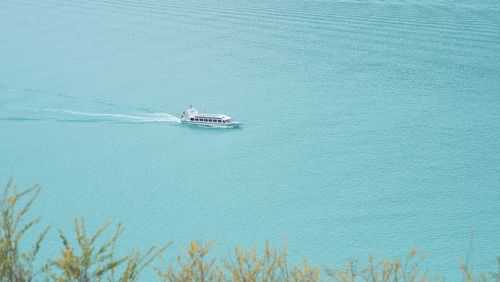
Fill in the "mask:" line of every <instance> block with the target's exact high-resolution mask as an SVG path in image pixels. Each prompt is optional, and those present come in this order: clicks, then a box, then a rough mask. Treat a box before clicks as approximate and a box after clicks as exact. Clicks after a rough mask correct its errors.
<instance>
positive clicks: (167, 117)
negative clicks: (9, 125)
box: [47, 109, 180, 123]
mask: <svg viewBox="0 0 500 282" xmlns="http://www.w3.org/2000/svg"><path fill="white" fill-rule="evenodd" d="M47 111H50V112H61V113H67V114H69V115H73V116H78V117H87V118H89V119H90V121H110V122H131V123H151V122H168V123H180V119H179V118H178V117H176V116H174V115H171V114H167V113H143V114H120V113H91V112H80V111H73V110H64V109H63V110H54V109H47ZM85 120H87V119H85Z"/></svg>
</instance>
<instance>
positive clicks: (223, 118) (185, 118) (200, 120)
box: [181, 106, 241, 127]
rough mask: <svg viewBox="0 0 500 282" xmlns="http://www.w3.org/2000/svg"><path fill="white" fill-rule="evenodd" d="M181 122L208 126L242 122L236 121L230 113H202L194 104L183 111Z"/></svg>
mask: <svg viewBox="0 0 500 282" xmlns="http://www.w3.org/2000/svg"><path fill="white" fill-rule="evenodd" d="M181 123H185V124H192V125H200V126H208V127H238V126H240V125H241V122H237V121H234V120H233V119H232V118H231V117H230V116H228V115H225V114H209V113H200V112H198V111H197V110H196V109H195V108H193V106H190V107H189V109H186V110H185V111H184V112H183V113H182V116H181Z"/></svg>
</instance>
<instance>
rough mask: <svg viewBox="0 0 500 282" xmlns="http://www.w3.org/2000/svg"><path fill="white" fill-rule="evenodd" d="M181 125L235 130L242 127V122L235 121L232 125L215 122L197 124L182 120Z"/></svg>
mask: <svg viewBox="0 0 500 282" xmlns="http://www.w3.org/2000/svg"><path fill="white" fill-rule="evenodd" d="M181 123H182V124H186V125H193V126H201V127H210V128H234V127H240V126H241V125H242V124H241V122H237V121H233V122H230V123H214V122H196V121H187V120H181Z"/></svg>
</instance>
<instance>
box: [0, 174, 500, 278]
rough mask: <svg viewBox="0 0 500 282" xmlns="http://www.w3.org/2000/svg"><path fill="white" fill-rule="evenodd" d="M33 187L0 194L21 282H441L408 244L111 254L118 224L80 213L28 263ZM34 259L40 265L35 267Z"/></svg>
mask: <svg viewBox="0 0 500 282" xmlns="http://www.w3.org/2000/svg"><path fill="white" fill-rule="evenodd" d="M38 193H40V186H38V185H35V186H33V187H32V188H29V189H26V190H22V191H19V190H18V188H17V186H16V185H15V184H14V183H13V182H12V181H9V182H8V183H7V185H6V186H5V187H4V191H3V195H2V198H1V200H0V212H1V218H0V220H1V222H0V229H1V230H0V233H1V237H0V282H4V281H5V282H7V281H8V282H12V281H16V282H28V281H61V282H62V281H75V282H87V281H120V282H132V281H139V280H140V274H141V273H142V272H143V271H144V270H146V269H147V270H149V271H154V272H155V273H156V274H157V276H156V277H157V278H158V281H172V282H177V281H200V282H203V281H207V282H208V281H237V282H251V281H283V282H285V281H297V282H298V281H301V282H302V281H303V282H315V281H336V282H355V281H366V282H389V281H394V282H396V281H405V282H424V281H445V279H444V278H442V277H439V275H438V274H429V273H426V272H425V271H422V270H421V269H420V268H419V264H420V263H421V261H422V260H424V259H425V258H426V254H421V253H420V252H419V251H418V250H416V249H412V250H410V252H409V253H408V255H407V256H406V257H405V258H403V259H400V258H396V259H392V260H389V259H375V258H374V257H371V256H370V257H369V259H368V263H367V264H366V265H364V266H358V265H357V263H356V262H355V261H349V262H347V264H346V266H344V267H341V268H336V267H327V268H318V267H315V266H311V265H309V263H308V262H307V260H306V259H304V260H303V262H302V263H300V264H290V263H289V262H288V261H287V258H288V254H287V249H286V244H284V245H283V247H281V248H276V247H273V246H271V245H270V244H269V243H266V245H265V248H264V250H263V251H262V253H258V252H257V251H256V249H251V250H243V249H240V248H238V247H236V248H235V249H234V253H233V254H231V255H230V257H218V256H214V255H213V254H212V252H211V251H212V248H213V246H214V243H213V242H205V243H200V242H199V241H192V242H191V243H190V244H189V246H187V247H186V248H185V250H184V251H183V252H182V253H181V254H180V255H178V256H177V258H176V259H175V260H173V261H166V260H165V259H164V257H163V255H165V253H166V252H167V249H168V247H169V246H170V243H167V244H165V245H163V246H160V247H154V246H153V247H151V248H149V249H148V250H146V251H144V252H140V251H136V250H134V251H131V252H130V253H129V254H128V255H126V256H121V257H120V256H117V255H116V253H117V252H116V250H115V246H116V242H117V240H118V239H119V237H120V235H121V234H122V233H123V231H124V229H123V226H122V225H121V224H118V225H117V226H116V227H115V229H114V231H113V232H112V233H111V235H110V236H109V238H107V239H106V238H105V237H106V236H105V235H106V234H108V232H107V231H108V229H109V228H110V226H111V224H110V223H106V224H104V225H103V226H101V227H100V228H98V229H97V230H96V231H95V232H94V233H91V234H89V233H88V232H87V230H86V225H85V222H84V221H83V219H75V220H74V232H75V237H76V242H70V240H69V239H68V237H67V236H66V235H65V234H64V233H63V232H62V231H59V232H58V233H59V234H58V235H59V237H60V240H61V250H60V252H59V253H58V254H56V255H55V257H54V258H53V259H49V260H47V261H45V262H37V263H35V259H36V257H37V255H38V254H39V252H40V249H41V247H42V243H43V241H44V239H45V237H46V236H47V235H48V234H49V230H50V228H49V227H47V228H45V229H43V230H42V231H41V232H40V234H39V235H38V236H37V239H36V240H35V241H34V242H33V244H32V245H31V246H26V245H25V244H24V241H23V244H21V239H23V238H24V237H26V236H25V235H26V234H27V233H28V232H29V231H31V230H32V229H33V227H34V226H35V225H37V224H38V223H39V222H40V217H36V218H35V219H32V220H26V214H27V212H28V210H29V209H30V207H31V205H32V204H33V202H34V200H35V199H36V197H37V195H38ZM497 260H498V266H499V270H498V271H497V272H496V273H489V274H481V275H480V276H479V277H474V276H473V275H472V274H471V273H470V271H469V268H468V266H467V265H465V264H461V265H460V266H459V270H460V271H461V273H462V276H463V281H466V282H473V281H478V282H479V281H481V282H482V281H495V282H500V258H498V259H497ZM38 265H41V267H37V266H38Z"/></svg>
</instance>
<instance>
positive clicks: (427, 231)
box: [0, 0, 500, 279]
mask: <svg viewBox="0 0 500 282" xmlns="http://www.w3.org/2000/svg"><path fill="white" fill-rule="evenodd" d="M189 104H193V105H194V106H196V107H198V108H201V109H204V110H206V111H209V112H224V113H227V114H230V115H232V116H233V118H234V119H236V120H239V121H242V122H243V123H244V126H243V127H242V128H241V129H235V130H221V129H218V130H213V129H203V128H193V127H186V126H182V125H179V124H178V123H177V118H176V116H179V115H180V113H181V112H182V111H183V110H184V109H185V108H186V107H187V106H188V105H189ZM499 128H500V4H499V2H498V1H463V0H462V1H445V0H442V1H261V0H257V1H237V0H235V1H226V0H224V1H211V0H208V1H177V0H175V1H155V0H147V1H136V0H123V1H118V0H96V1H83V0H76V1H57V0H42V1H34V0H15V1H13V0H3V1H0V140H1V145H0V156H1V159H2V162H3V165H2V169H1V170H0V176H1V177H2V179H4V181H6V180H7V177H8V176H13V177H14V178H15V179H16V180H18V181H19V182H20V183H21V184H22V185H30V184H31V183H33V182H40V183H41V184H43V186H44V190H43V192H42V194H41V196H40V199H39V201H38V203H37V205H36V206H35V211H34V213H43V215H44V220H43V222H44V224H51V225H52V226H54V230H53V232H52V234H51V235H50V237H49V239H48V242H47V244H48V245H47V247H46V249H45V252H46V253H47V254H49V255H50V254H54V253H56V252H58V250H59V242H58V241H57V240H58V238H57V235H56V231H55V230H56V229H57V228H62V229H63V230H65V231H67V232H69V231H70V230H71V219H72V218H73V217H75V216H85V218H86V219H87V222H88V223H89V225H90V226H91V227H92V226H93V227H95V226H97V225H98V224H99V223H102V222H104V221H106V220H107V219H113V220H114V221H121V222H124V223H125V224H126V226H127V232H126V233H125V235H124V240H123V242H122V244H123V247H124V248H125V249H126V248H129V247H141V248H144V247H146V246H147V245H150V244H160V243H162V242H164V241H166V240H174V241H175V242H176V245H175V246H176V250H178V249H179V248H178V247H179V246H180V245H181V244H182V243H185V242H187V241H188V240H190V239H192V238H202V239H214V240H216V242H217V243H218V245H217V246H218V247H217V249H218V251H219V252H220V253H226V252H227V251H229V250H230V249H231V248H232V246H233V245H235V244H240V245H243V246H252V245H253V244H257V245H260V246H262V244H263V242H264V241H265V240H272V241H273V242H282V240H284V239H287V241H288V245H289V247H290V249H291V251H292V253H294V254H295V257H294V258H293V259H300V256H301V255H307V256H308V257H309V258H310V260H311V262H312V263H315V264H318V265H326V264H331V263H336V264H340V263H343V262H345V260H346V258H352V257H355V258H363V257H365V256H366V255H367V254H369V253H373V254H377V255H383V256H395V255H402V254H404V253H405V252H406V250H407V249H409V248H411V247H415V246H416V247H419V248H421V249H423V250H426V251H428V252H429V253H430V254H431V256H430V258H429V265H431V266H430V267H431V270H432V271H434V270H439V271H440V272H441V273H444V274H446V275H447V276H448V277H451V278H452V279H454V278H457V277H458V275H457V261H458V258H460V257H463V258H464V257H466V256H468V255H467V254H468V253H469V254H470V253H471V252H470V250H472V255H471V256H470V257H471V261H472V262H473V265H474V270H476V271H480V270H488V271H489V270H494V267H495V266H494V265H495V256H496V255H499V254H500V249H499V246H500V244H499V243H500V205H499V202H500V162H499V159H500V145H499V144H500V143H499V140H500V131H499ZM471 233H472V234H473V236H472V237H473V240H472V241H473V244H472V245H471V244H470V243H469V242H470V241H471V240H470V239H471Z"/></svg>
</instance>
